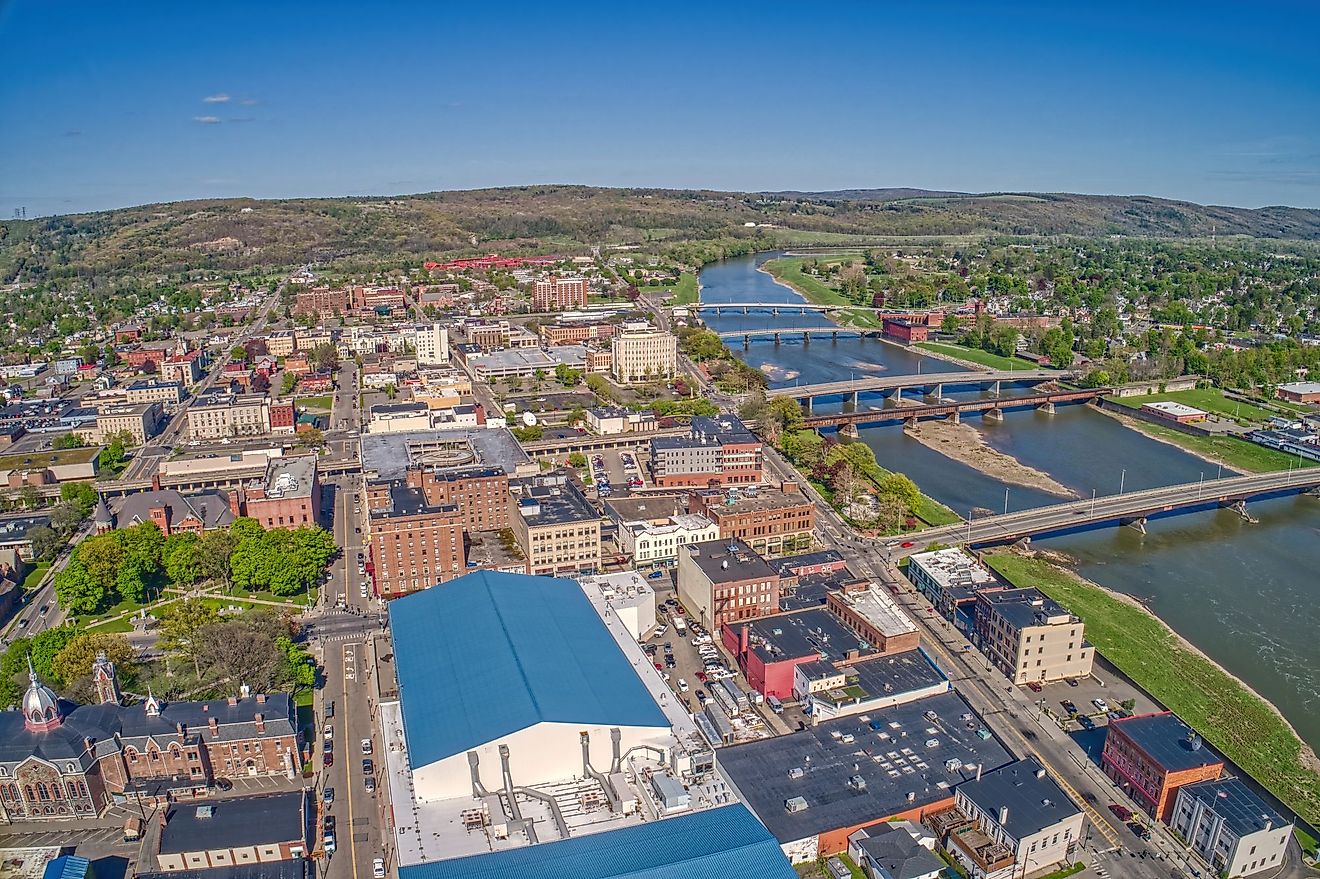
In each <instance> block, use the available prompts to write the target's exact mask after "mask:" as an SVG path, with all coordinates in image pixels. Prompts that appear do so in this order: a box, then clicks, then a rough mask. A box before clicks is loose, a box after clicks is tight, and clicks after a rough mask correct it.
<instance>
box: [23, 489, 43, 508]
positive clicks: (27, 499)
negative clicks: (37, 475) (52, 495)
mask: <svg viewBox="0 0 1320 879" xmlns="http://www.w3.org/2000/svg"><path fill="white" fill-rule="evenodd" d="M18 499H19V500H20V501H21V502H22V504H23V506H24V507H25V508H26V509H29V510H34V509H36V508H37V507H38V506H40V505H41V501H42V498H41V492H40V491H38V490H37V487H36V486H35V485H25V486H23V487H22V488H21V489H19V491H18Z"/></svg>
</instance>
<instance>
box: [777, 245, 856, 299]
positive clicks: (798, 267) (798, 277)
mask: <svg viewBox="0 0 1320 879" xmlns="http://www.w3.org/2000/svg"><path fill="white" fill-rule="evenodd" d="M803 261H804V260H803V258H802V257H797V256H791V257H784V258H782V259H772V260H770V261H769V262H767V263H766V264H765V266H763V268H764V269H765V270H766V271H767V272H769V273H770V274H771V275H773V276H774V279H775V280H776V281H780V282H782V283H784V284H787V285H788V286H790V287H792V288H793V289H794V290H796V291H798V292H799V293H801V294H802V295H803V296H805V297H807V301H808V302H814V303H815V304H817V305H853V304H854V303H852V302H851V301H849V300H848V299H847V297H845V296H844V295H843V294H842V293H840V292H839V291H837V290H835V289H834V288H832V287H830V286H828V285H826V284H825V283H824V282H822V281H821V280H820V279H819V278H816V277H815V276H813V275H808V274H805V273H804V272H803V271H802V263H803Z"/></svg>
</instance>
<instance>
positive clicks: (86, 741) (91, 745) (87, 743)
mask: <svg viewBox="0 0 1320 879" xmlns="http://www.w3.org/2000/svg"><path fill="white" fill-rule="evenodd" d="M83 750H84V751H86V752H87V753H88V754H90V755H91V756H92V757H95V756H96V739H94V738H92V737H91V736H83Z"/></svg>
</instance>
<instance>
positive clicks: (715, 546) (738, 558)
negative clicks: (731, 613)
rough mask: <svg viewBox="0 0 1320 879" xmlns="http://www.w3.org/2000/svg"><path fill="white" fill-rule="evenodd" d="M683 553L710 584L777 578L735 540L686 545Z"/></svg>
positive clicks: (750, 550)
mask: <svg viewBox="0 0 1320 879" xmlns="http://www.w3.org/2000/svg"><path fill="white" fill-rule="evenodd" d="M683 551H685V552H686V553H687V554H688V557H689V558H691V560H692V561H694V562H696V564H697V567H699V568H701V571H702V573H703V574H705V575H706V577H707V578H708V579H709V580H710V581H711V582H712V583H733V582H740V581H742V580H769V579H771V578H774V579H778V578H779V575H778V574H777V573H775V570H774V568H772V567H770V565H769V564H768V563H767V562H766V560H765V559H763V558H761V557H760V556H759V555H757V554H756V552H755V551H754V550H753V549H752V548H751V547H750V546H748V545H747V544H745V543H743V542H742V541H741V540H738V539H736V538H730V539H727V540H706V541H702V542H701V543H690V544H688V545H687V546H686V547H683Z"/></svg>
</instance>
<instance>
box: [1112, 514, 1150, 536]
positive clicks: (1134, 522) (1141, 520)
mask: <svg viewBox="0 0 1320 879" xmlns="http://www.w3.org/2000/svg"><path fill="white" fill-rule="evenodd" d="M1118 522H1119V524H1120V525H1127V526H1129V527H1131V528H1133V529H1135V530H1137V531H1140V532H1141V533H1142V534H1145V533H1146V517H1145V516H1134V517H1132V518H1130V519H1119V520H1118Z"/></svg>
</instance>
